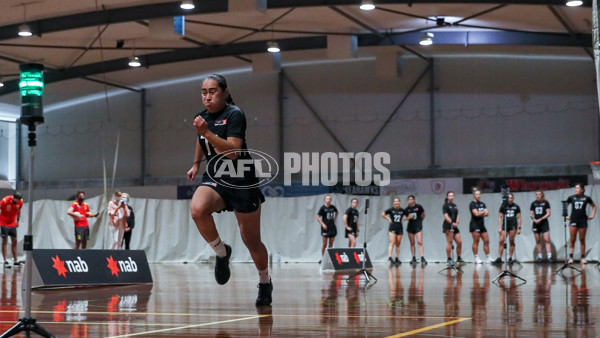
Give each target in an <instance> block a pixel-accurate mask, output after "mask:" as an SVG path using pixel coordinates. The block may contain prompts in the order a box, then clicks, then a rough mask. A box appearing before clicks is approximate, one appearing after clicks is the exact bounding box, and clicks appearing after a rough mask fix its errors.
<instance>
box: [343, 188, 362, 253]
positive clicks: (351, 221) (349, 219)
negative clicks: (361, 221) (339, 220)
mask: <svg viewBox="0 0 600 338" xmlns="http://www.w3.org/2000/svg"><path fill="white" fill-rule="evenodd" d="M356 207H358V198H353V199H352V201H351V202H350V208H348V209H347V210H346V212H345V213H344V227H345V228H346V231H345V233H346V238H348V247H349V248H354V247H356V237H358V216H359V213H358V210H356Z"/></svg>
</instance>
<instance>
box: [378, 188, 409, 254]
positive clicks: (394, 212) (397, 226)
mask: <svg viewBox="0 0 600 338" xmlns="http://www.w3.org/2000/svg"><path fill="white" fill-rule="evenodd" d="M381 217H383V218H385V219H386V220H387V221H388V222H389V223H390V226H389V228H388V239H389V245H388V256H389V258H388V261H389V262H390V265H392V264H395V265H400V264H402V262H400V259H399V258H398V256H400V243H401V242H402V235H403V234H404V229H403V228H402V218H403V217H404V209H402V208H401V207H400V199H399V198H397V197H396V198H394V206H393V207H391V208H389V209H387V210H386V211H384V212H383V213H381ZM394 247H396V260H394V259H393V258H392V257H393V256H392V255H393V253H394Z"/></svg>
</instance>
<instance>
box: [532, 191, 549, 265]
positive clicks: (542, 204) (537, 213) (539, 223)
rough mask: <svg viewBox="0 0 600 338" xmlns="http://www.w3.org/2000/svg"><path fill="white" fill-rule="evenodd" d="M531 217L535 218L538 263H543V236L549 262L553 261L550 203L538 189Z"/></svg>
mask: <svg viewBox="0 0 600 338" xmlns="http://www.w3.org/2000/svg"><path fill="white" fill-rule="evenodd" d="M529 210H530V211H529V212H530V216H531V219H532V220H533V235H534V236H535V247H536V250H537V252H538V254H537V258H536V260H535V261H536V263H542V262H543V258H542V238H543V239H544V243H545V244H546V255H547V257H548V262H552V243H551V242H550V226H549V224H548V218H549V217H550V203H548V201H546V197H545V196H544V192H543V191H541V190H538V191H536V192H535V201H533V202H531V207H530V208H529Z"/></svg>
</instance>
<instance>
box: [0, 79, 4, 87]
mask: <svg viewBox="0 0 600 338" xmlns="http://www.w3.org/2000/svg"><path fill="white" fill-rule="evenodd" d="M0 87H4V82H2V79H0Z"/></svg>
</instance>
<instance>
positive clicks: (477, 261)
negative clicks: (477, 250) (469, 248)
mask: <svg viewBox="0 0 600 338" xmlns="http://www.w3.org/2000/svg"><path fill="white" fill-rule="evenodd" d="M481 263H483V261H482V260H481V259H479V256H475V264H481Z"/></svg>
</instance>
